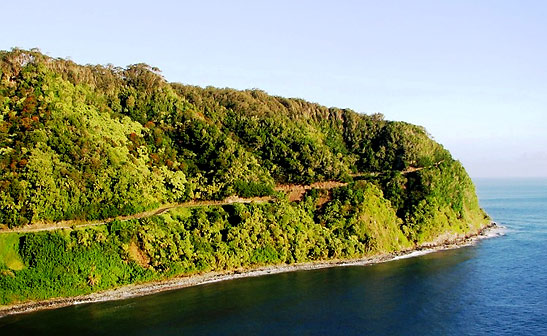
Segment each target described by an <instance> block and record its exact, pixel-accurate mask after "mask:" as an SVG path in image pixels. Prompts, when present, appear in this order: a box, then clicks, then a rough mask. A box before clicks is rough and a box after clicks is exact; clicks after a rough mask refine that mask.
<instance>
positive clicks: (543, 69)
mask: <svg viewBox="0 0 547 336" xmlns="http://www.w3.org/2000/svg"><path fill="white" fill-rule="evenodd" d="M0 13H2V15H1V16H2V26H3V27H4V31H3V33H2V34H0V49H1V50H10V49H11V48H13V47H19V48H24V49H30V48H39V49H40V50H41V51H42V52H43V53H45V54H47V55H50V56H52V57H63V58H70V59H72V60H73V61H75V62H77V63H81V64H109V63H110V64H114V65H116V66H127V65H130V64H135V63H141V62H144V63H147V64H149V65H152V66H156V67H158V68H160V69H161V70H162V73H163V75H164V77H165V78H166V79H167V80H168V81H170V82H180V83H185V84H192V85H199V86H209V85H211V86H216V87H231V88H236V89H249V88H259V89H262V90H264V91H266V92H268V93H270V94H273V95H279V96H285V97H298V98H303V99H306V100H309V101H312V102H317V103H320V104H322V105H326V106H336V107H341V108H350V109H352V110H354V111H356V112H360V113H367V114H371V113H377V112H379V113H382V114H384V116H385V118H386V119H389V120H404V121H407V122H411V123H415V124H419V125H422V126H424V127H425V128H426V129H427V130H428V132H429V133H430V134H431V135H432V137H433V138H434V139H435V140H436V141H438V142H440V143H441V144H443V145H444V146H445V147H446V148H447V149H448V150H450V151H451V153H452V154H453V156H454V157H455V158H456V159H458V160H460V161H461V162H462V163H463V164H464V166H465V167H466V169H467V171H468V172H469V173H470V175H471V177H473V178H479V177H539V176H541V177H547V131H546V128H547V43H546V36H547V20H546V19H545V18H547V1H527V0H518V1H517V0H515V1H502V0H497V1H494V0H491V1H487V0H482V1H481V0H473V1H466V0H459V1H440V0H435V1H423V0H413V1H389V0H386V1H344V0H337V1H319V0H316V1H306V0H302V1H297V0H292V1H285V0H276V1H258V0H255V1H237V0H232V1H205V0H203V1H162V0H156V1H137V0H135V1H114V0H111V1H103V0H96V1H55V0H48V1H43V0H40V1H25V0H20V1H3V2H2V3H1V4H0Z"/></svg>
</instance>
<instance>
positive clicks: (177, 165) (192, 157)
mask: <svg viewBox="0 0 547 336" xmlns="http://www.w3.org/2000/svg"><path fill="white" fill-rule="evenodd" d="M359 179H361V180H359ZM328 180H334V181H343V182H350V184H349V185H348V186H346V187H342V188H338V189H334V190H332V191H330V192H328V193H327V192H326V191H319V190H313V191H310V192H308V193H307V194H306V196H305V198H304V199H303V200H302V201H301V202H298V203H296V202H287V201H286V200H283V199H282V197H281V198H280V199H279V200H278V201H276V202H272V203H269V204H251V205H243V204H234V205H231V206H225V207H203V208H195V209H192V210H189V209H179V210H174V211H172V212H170V213H167V214H164V215H161V216H154V217H150V218H145V219H141V220H138V221H137V220H135V221H128V222H118V221H115V222H113V223H112V224H109V225H108V226H99V227H96V228H89V229H78V230H63V231H55V232H50V233H27V234H19V235H16V234H1V235H0V303H4V304H5V303H10V302H16V301H24V300H30V299H43V298H48V297H54V296H67V295H75V294H81V293H88V292H91V291H96V290H99V289H106V288H112V287H116V286H119V285H123V284H128V283H134V282H139V281H148V280H152V279H164V278H168V277H171V276H174V275H181V274H191V273H193V272H201V271H209V270H223V269H234V268H239V267H248V266H252V265H265V264H278V263H295V262H302V261H313V260H324V259H330V258H355V257H361V256H365V255H370V254H375V253H380V252H390V251H396V250H401V249H405V248H409V247H411V246H414V245H416V244H421V243H424V242H428V241H433V240H435V239H436V238H438V237H439V236H441V235H443V234H445V233H465V232H469V231H471V230H475V229H476V228H477V227H478V226H480V225H482V224H483V223H484V221H485V220H486V217H487V216H486V215H485V214H484V212H483V211H482V210H481V209H480V208H479V205H478V200H477V197H476V194H475V189H474V186H473V184H472V182H471V180H470V178H469V177H468V175H467V173H466V172H465V170H464V168H463V167H462V166H461V164H460V163H459V162H457V161H455V160H453V159H452V157H451V156H450V154H449V153H448V152H447V151H446V150H445V149H444V148H443V147H442V146H441V145H439V144H437V143H436V142H434V141H433V140H431V139H430V137H429V136H428V134H427V133H426V132H425V130H424V129H423V128H421V127H419V126H415V125H411V124H408V123H404V122H391V121H386V120H384V119H383V117H382V116H381V115H372V116H368V115H362V114H358V113H355V112H353V111H351V110H347V109H338V108H326V107H323V106H320V105H317V104H313V103H309V102H306V101H303V100H300V99H287V98H281V97H274V96H269V95H267V94H266V93H264V92H262V91H259V90H246V91H237V90H232V89H217V88H211V87H207V88H199V87H195V86H187V85H182V84H178V83H168V82H166V81H165V80H164V79H163V78H162V76H161V74H160V73H159V71H158V70H157V69H155V68H152V67H149V66H147V65H145V64H136V65H131V66H128V67H127V68H117V67H113V66H93V65H86V66H81V65H77V64H75V63H73V62H71V61H67V60H63V59H53V58H50V57H47V56H45V55H42V54H41V53H39V52H38V51H24V50H12V51H9V52H0V224H3V225H7V226H9V227H17V226H21V225H25V224H29V223H35V222H40V221H46V222H47V221H58V220H67V219H83V220H90V219H101V218H108V217H115V216H118V215H128V214H133V213H137V212H141V211H144V210H147V209H151V208H154V207H157V206H158V205H160V204H164V203H172V202H184V201H189V200H196V199H223V198H225V197H228V196H232V195H238V196H241V197H252V196H264V195H272V194H274V187H275V185H276V184H281V183H300V184H309V183H313V182H320V181H328Z"/></svg>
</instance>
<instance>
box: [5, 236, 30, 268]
mask: <svg viewBox="0 0 547 336" xmlns="http://www.w3.org/2000/svg"><path fill="white" fill-rule="evenodd" d="M18 251H19V235H18V234H3V235H0V269H1V268H8V269H10V270H13V271H20V270H22V269H23V268H25V264H24V263H23V260H21V256H20V255H19V253H18Z"/></svg>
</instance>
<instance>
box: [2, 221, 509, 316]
mask: <svg viewBox="0 0 547 336" xmlns="http://www.w3.org/2000/svg"><path fill="white" fill-rule="evenodd" d="M499 229H500V226H498V225H497V224H496V223H495V222H491V223H490V224H489V225H486V226H484V227H482V228H481V229H479V230H478V231H477V232H475V233H473V234H467V235H451V236H446V237H442V238H443V239H441V240H439V239H437V240H436V241H434V242H430V243H425V244H422V245H420V246H417V247H416V248H412V249H408V250H404V251H399V252H394V253H386V254H379V255H376V256H372V257H366V258H361V259H354V260H347V259H346V260H325V261H316V262H308V263H301V264H293V265H286V264H281V265H272V266H263V267H258V268H252V269H245V270H233V271H224V272H208V273H205V274H198V275H190V276H182V277H177V278H173V279H169V280H162V281H156V282H149V283H143V284H134V285H128V286H123V287H119V288H115V289H110V290H106V291H103V292H98V293H92V294H86V295H81V296H76V297H67V298H53V299H48V300H43V301H31V302H26V303H20V304H13V305H7V306H0V318H2V317H5V316H7V315H12V314H21V313H28V312H32V311H36V310H43V309H55V308H61V307H66V306H70V305H75V304H82V303H92V302H102V301H112V300H122V299H128V298H132V297H136V296H144V295H149V294H154V293H158V292H163V291H168V290H175V289H180V288H185V287H190V286H198V285H203V284H208V283H213V282H219V281H225V280H233V279H239V278H246V277H256V276H262V275H268V274H277V273H285V272H293V271H302V270H313V269H321V268H328V267H337V266H363V265H372V264H377V263H382V262H387V261H391V260H397V259H401V258H407V257H413V256H416V255H417V254H416V253H417V252H419V253H418V254H419V255H421V254H425V253H431V252H435V251H441V250H448V249H454V248H458V247H463V246H469V245H473V244H474V243H475V242H477V241H478V240H480V239H484V238H490V237H496V236H498V235H500V233H499Z"/></svg>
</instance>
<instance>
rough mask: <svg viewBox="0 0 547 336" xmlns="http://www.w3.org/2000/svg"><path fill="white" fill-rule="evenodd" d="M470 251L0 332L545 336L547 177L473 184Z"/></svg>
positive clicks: (64, 314)
mask: <svg viewBox="0 0 547 336" xmlns="http://www.w3.org/2000/svg"><path fill="white" fill-rule="evenodd" d="M475 183H476V186H477V191H478V193H479V199H480V202H481V205H482V207H484V208H485V210H486V211H487V212H488V213H489V214H490V215H491V216H492V218H493V219H494V220H495V221H497V222H498V223H499V224H500V225H502V226H504V227H505V234H504V235H503V236H500V237H497V238H492V239H486V240H482V241H480V242H479V243H478V244H477V245H475V246H470V247H463V248H459V249H453V250H446V251H441V252H436V253H431V254H426V255H421V256H416V257H413V258H405V259H400V260H396V261H391V262H387V263H383V264H376V265H371V266H350V267H335V268H329V269H321V270H313V271H302V272H293V273H283V274H276V275H270V276H262V277H257V278H244V279H238V280H233V281H225V282H220V283H213V284H208V285H203V286H197V287H192V288H185V289H181V290H176V291H171V292H164V293H160V294H155V295H151V296H146V297H138V298H132V299H129V300H123V301H113V302H103V303H93V304H82V305H76V306H71V307H66V308H61V309H57V310H49V311H38V312H34V313H30V314H21V315H13V316H8V317H6V318H2V319H0V333H1V334H2V335H23V334H40V335H58V334H59V332H60V331H62V332H63V333H67V334H78V335H98V334H100V335H120V333H125V334H131V335H182V334H183V335H242V334H260V335H287V334H294V335H302V334H311V335H365V334H371V335H545V334H547V304H546V301H545V298H547V286H545V283H546V282H545V280H546V279H547V258H545V246H546V244H547V179H515V180H509V179H478V180H476V181H475Z"/></svg>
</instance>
